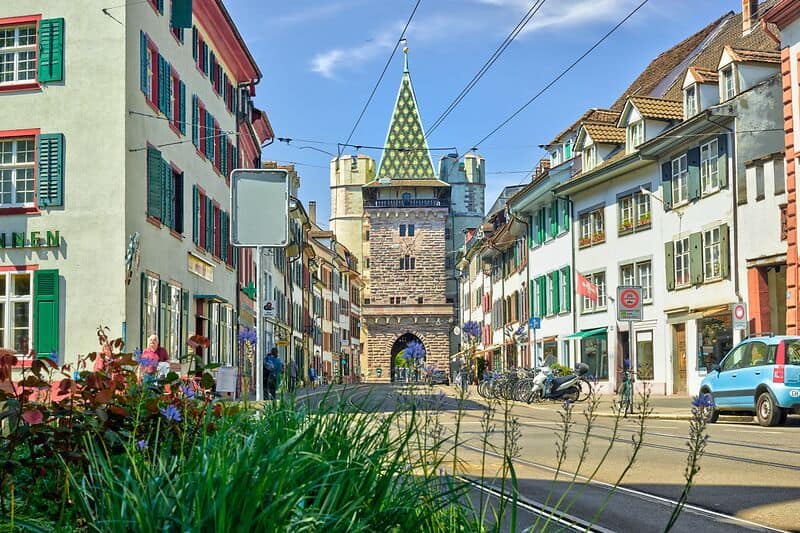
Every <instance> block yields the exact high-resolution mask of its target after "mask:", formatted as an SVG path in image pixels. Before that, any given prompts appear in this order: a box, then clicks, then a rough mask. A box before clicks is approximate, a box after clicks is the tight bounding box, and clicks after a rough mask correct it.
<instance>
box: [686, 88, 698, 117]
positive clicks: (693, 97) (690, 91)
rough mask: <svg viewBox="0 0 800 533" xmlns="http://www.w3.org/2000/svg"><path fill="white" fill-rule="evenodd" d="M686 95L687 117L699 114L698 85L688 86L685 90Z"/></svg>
mask: <svg viewBox="0 0 800 533" xmlns="http://www.w3.org/2000/svg"><path fill="white" fill-rule="evenodd" d="M684 95H685V103H684V105H685V108H686V118H689V117H693V116H695V115H696V114H697V87H696V86H694V85H692V86H691V87H687V88H686V90H685V91H684Z"/></svg>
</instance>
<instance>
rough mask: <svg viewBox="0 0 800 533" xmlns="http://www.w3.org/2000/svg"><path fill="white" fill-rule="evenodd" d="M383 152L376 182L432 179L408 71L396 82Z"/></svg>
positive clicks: (426, 147) (431, 169) (430, 162)
mask: <svg viewBox="0 0 800 533" xmlns="http://www.w3.org/2000/svg"><path fill="white" fill-rule="evenodd" d="M385 148H386V149H384V151H383V157H381V163H380V168H379V169H378V176H377V177H378V179H380V178H389V179H392V180H394V179H435V178H436V174H435V173H434V171H433V162H432V161H431V155H430V152H429V151H428V142H427V141H426V140H425V132H424V131H423V129H422V120H421V119H420V116H419V110H418V107H417V99H416V97H415V96H414V88H413V87H412V86H411V76H410V75H409V73H408V70H404V71H403V77H402V79H401V81H400V90H399V92H398V94H397V103H396V104H395V107H394V112H393V113H392V121H391V123H390V124H389V133H388V134H387V135H386V144H385Z"/></svg>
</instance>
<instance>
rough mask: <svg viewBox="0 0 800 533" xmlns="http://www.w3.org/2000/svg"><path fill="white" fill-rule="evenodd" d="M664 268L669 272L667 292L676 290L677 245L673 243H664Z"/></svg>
mask: <svg viewBox="0 0 800 533" xmlns="http://www.w3.org/2000/svg"><path fill="white" fill-rule="evenodd" d="M664 266H665V267H666V272H667V279H666V282H667V290H668V291H674V290H675V243H673V242H672V241H669V242H665V243H664Z"/></svg>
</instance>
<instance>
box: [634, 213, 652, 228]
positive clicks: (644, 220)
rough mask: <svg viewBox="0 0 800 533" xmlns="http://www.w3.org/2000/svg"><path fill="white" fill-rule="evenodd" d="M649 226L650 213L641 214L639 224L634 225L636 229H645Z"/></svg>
mask: <svg viewBox="0 0 800 533" xmlns="http://www.w3.org/2000/svg"><path fill="white" fill-rule="evenodd" d="M649 225H650V213H643V214H641V215H639V222H638V223H637V224H636V227H637V228H646V227H648V226H649Z"/></svg>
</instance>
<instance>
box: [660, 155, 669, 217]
mask: <svg viewBox="0 0 800 533" xmlns="http://www.w3.org/2000/svg"><path fill="white" fill-rule="evenodd" d="M661 185H662V186H661V198H663V199H664V210H665V211H668V210H669V209H671V208H672V162H671V161H668V162H666V163H664V164H663V165H661Z"/></svg>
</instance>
